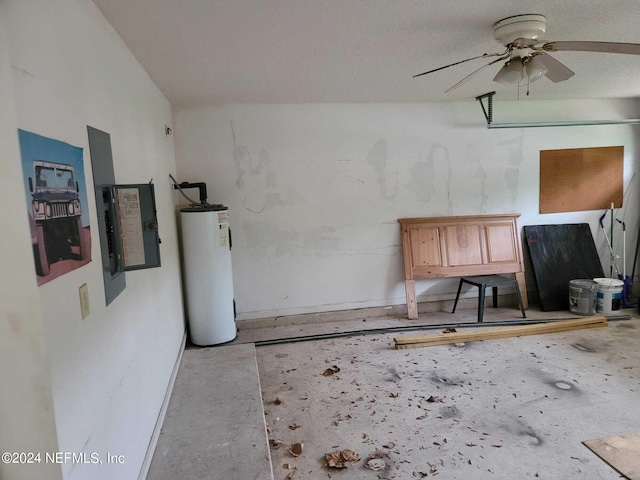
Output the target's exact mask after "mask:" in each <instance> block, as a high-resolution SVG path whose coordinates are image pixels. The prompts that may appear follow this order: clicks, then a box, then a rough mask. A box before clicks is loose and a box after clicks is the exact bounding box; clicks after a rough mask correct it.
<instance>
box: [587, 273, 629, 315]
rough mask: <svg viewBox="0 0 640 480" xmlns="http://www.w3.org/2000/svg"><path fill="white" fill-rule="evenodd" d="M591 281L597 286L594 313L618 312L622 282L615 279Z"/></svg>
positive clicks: (595, 279) (620, 302)
mask: <svg viewBox="0 0 640 480" xmlns="http://www.w3.org/2000/svg"><path fill="white" fill-rule="evenodd" d="M593 281H594V282H596V283H597V284H598V293H597V302H596V311H597V312H599V313H616V312H619V311H620V305H621V304H622V286H623V285H624V282H623V281H622V280H618V279H617V278H594V279H593Z"/></svg>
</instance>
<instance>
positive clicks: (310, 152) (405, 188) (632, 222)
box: [174, 100, 640, 319]
mask: <svg viewBox="0 0 640 480" xmlns="http://www.w3.org/2000/svg"><path fill="white" fill-rule="evenodd" d="M495 110H496V112H495V115H494V117H495V118H494V122H509V121H545V120H569V119H574V120H581V119H594V118H599V119H616V118H629V117H638V104H637V103H636V102H633V101H563V102H541V101H526V102H525V101H523V102H520V103H518V102H507V103H498V102H497V101H496V104H495ZM174 127H175V132H176V161H177V164H178V173H179V180H180V181H206V182H207V184H208V190H209V201H211V202H216V203H224V204H226V205H228V206H229V208H230V218H231V228H232V231H233V240H234V242H233V245H234V248H233V268H234V287H235V297H236V302H237V307H238V312H239V318H240V319H243V318H254V317H261V316H271V315H283V314H292V313H303V312H314V311H330V310H337V309H344V308H358V307H366V306H379V305H389V304H397V303H404V302H405V293H404V284H403V278H404V276H403V271H402V253H401V247H400V231H399V226H398V224H397V219H398V218H401V217H415V216H440V215H470V214H490V213H503V212H520V213H521V214H522V217H521V219H520V225H521V226H522V225H530V224H545V223H573V222H589V223H590V224H591V226H592V230H593V232H594V234H595V235H596V241H597V244H598V246H599V248H600V250H601V251H602V254H603V258H605V259H606V255H605V251H604V243H603V238H602V236H601V232H600V231H599V229H598V228H596V227H597V220H598V217H599V215H600V214H601V213H602V212H596V211H593V212H579V213H566V214H557V215H539V214H538V213H537V212H538V196H539V183H538V177H539V152H540V150H545V149H559V148H573V147H592V146H605V145H624V147H625V176H624V180H625V186H628V185H629V183H630V181H631V178H632V176H633V173H634V172H635V171H636V169H637V164H636V160H635V157H636V153H637V152H638V148H639V147H638V146H637V145H636V143H637V133H638V131H639V130H638V128H640V127H638V126H602V127H584V126H583V127H561V128H537V129H509V130H487V128H486V124H485V121H484V117H483V114H482V111H481V108H480V105H478V104H477V102H475V101H474V100H469V101H468V102H460V103H437V104H365V105H328V104H326V105H230V106H220V107H203V108H183V109H178V108H174ZM639 181H640V179H636V180H634V182H633V185H632V186H631V189H630V190H629V193H628V197H627V198H625V209H627V207H628V209H627V210H626V220H627V222H628V229H629V237H628V238H627V241H628V242H629V244H630V245H633V246H635V237H636V232H637V227H638V218H637V217H638V208H637V207H636V205H637V203H638V189H639V186H640V185H639ZM619 214H620V215H621V214H622V212H620V213H619ZM606 262H607V263H606V265H608V260H606ZM629 268H630V266H629ZM456 285H457V281H456V280H451V279H448V280H439V281H427V280H425V281H421V282H419V283H418V285H417V293H418V295H419V300H420V301H426V300H434V299H440V298H451V296H452V295H453V294H454V293H455V286H456ZM528 288H529V289H531V290H535V285H534V284H533V282H530V285H529V287H528Z"/></svg>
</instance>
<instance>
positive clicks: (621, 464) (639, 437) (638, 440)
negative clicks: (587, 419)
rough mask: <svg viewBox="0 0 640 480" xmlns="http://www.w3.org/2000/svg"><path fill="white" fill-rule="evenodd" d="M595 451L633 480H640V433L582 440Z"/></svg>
mask: <svg viewBox="0 0 640 480" xmlns="http://www.w3.org/2000/svg"><path fill="white" fill-rule="evenodd" d="M582 443H583V444H584V445H585V446H587V447H588V448H589V449H590V450H591V451H592V452H593V453H595V454H596V455H598V456H599V457H600V458H601V459H603V460H604V461H605V462H607V463H608V464H609V465H611V466H612V467H613V468H615V469H616V470H617V471H618V472H620V473H621V474H622V475H624V476H625V477H627V478H629V479H631V480H640V433H631V434H628V435H621V436H613V437H606V438H598V439H595V440H585V441H584V442H582Z"/></svg>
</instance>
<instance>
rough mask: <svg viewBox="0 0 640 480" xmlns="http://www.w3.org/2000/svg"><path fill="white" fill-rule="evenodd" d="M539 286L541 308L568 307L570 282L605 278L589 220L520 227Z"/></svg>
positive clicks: (559, 308) (547, 310) (544, 310)
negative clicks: (585, 221) (581, 279)
mask: <svg viewBox="0 0 640 480" xmlns="http://www.w3.org/2000/svg"><path fill="white" fill-rule="evenodd" d="M523 230H524V237H525V243H526V244H527V248H528V250H529V256H530V257H531V264H532V266H533V276H534V278H535V280H536V286H537V287H538V294H539V297H540V310H542V311H543V312H552V311H558V310H569V281H570V280H575V279H578V278H601V277H604V271H603V270H602V264H601V263H600V257H599V256H598V251H597V249H596V245H595V243H594V241H593V235H592V234H591V227H589V224H588V223H574V224H563V225H527V226H525V227H524V228H523Z"/></svg>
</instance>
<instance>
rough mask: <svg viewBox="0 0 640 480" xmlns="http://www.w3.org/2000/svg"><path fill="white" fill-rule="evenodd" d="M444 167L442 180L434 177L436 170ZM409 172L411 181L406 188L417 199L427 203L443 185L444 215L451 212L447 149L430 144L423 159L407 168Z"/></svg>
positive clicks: (449, 162) (449, 168) (450, 173)
mask: <svg viewBox="0 0 640 480" xmlns="http://www.w3.org/2000/svg"><path fill="white" fill-rule="evenodd" d="M443 166H444V167H445V171H444V172H443V173H444V177H445V178H444V181H441V179H440V178H436V175H437V174H436V170H440V169H441V168H442V167H443ZM409 172H410V173H411V181H410V183H409V184H408V185H407V189H408V190H409V191H411V192H413V193H414V194H415V195H416V197H417V200H418V201H419V202H421V203H429V202H430V201H431V199H432V198H433V196H434V195H435V194H436V193H438V191H439V189H438V187H439V186H444V190H442V195H443V197H444V200H445V201H446V205H447V206H446V209H445V212H444V214H445V215H452V214H453V201H452V199H451V176H452V168H451V160H450V159H449V150H448V149H447V148H446V147H445V146H443V145H439V144H437V143H435V144H433V145H432V146H431V150H430V151H429V154H428V155H427V158H426V160H425V161H418V162H416V163H414V165H413V167H411V168H410V169H409Z"/></svg>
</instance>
